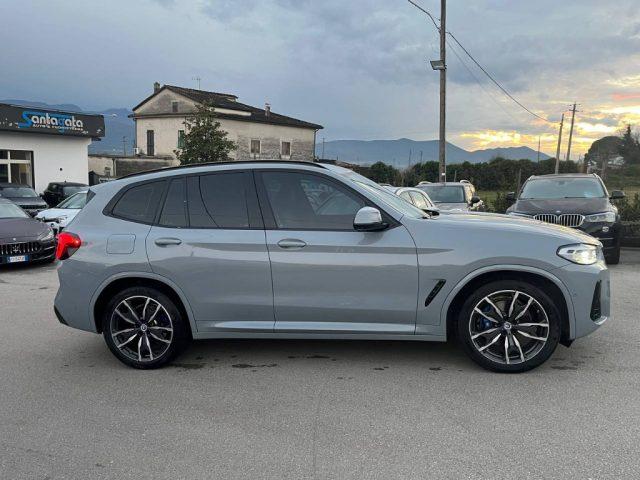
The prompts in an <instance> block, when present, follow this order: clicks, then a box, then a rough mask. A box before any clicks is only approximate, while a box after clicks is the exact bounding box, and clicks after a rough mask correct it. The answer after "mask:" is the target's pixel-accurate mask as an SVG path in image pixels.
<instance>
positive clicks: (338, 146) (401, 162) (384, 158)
mask: <svg viewBox="0 0 640 480" xmlns="http://www.w3.org/2000/svg"><path fill="white" fill-rule="evenodd" d="M438 145H439V142H438V140H425V141H416V140H410V139H408V138H400V139H398V140H333V141H330V142H324V146H323V144H322V142H319V143H318V144H317V145H316V155H317V156H319V157H323V156H324V158H325V159H334V160H335V159H338V160H342V161H344V162H348V163H355V164H357V165H371V164H373V163H376V162H384V163H386V164H388V165H393V166H394V167H396V168H406V167H407V166H408V165H409V164H411V165H413V164H416V163H418V162H420V159H421V158H422V161H423V162H427V161H430V160H434V161H437V160H438ZM323 149H324V155H323ZM495 157H503V158H509V159H513V160H521V159H528V160H532V161H536V160H537V158H538V152H537V151H536V150H533V149H531V148H529V147H506V148H487V149H484V150H473V151H468V150H465V149H463V148H460V147H458V146H457V145H454V144H453V143H449V142H447V146H446V158H447V163H449V164H451V163H462V162H470V163H482V162H488V161H489V160H491V159H493V158H495ZM547 158H551V157H549V155H547V154H545V153H542V152H540V160H546V159H547Z"/></svg>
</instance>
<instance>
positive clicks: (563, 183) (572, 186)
mask: <svg viewBox="0 0 640 480" xmlns="http://www.w3.org/2000/svg"><path fill="white" fill-rule="evenodd" d="M606 196H607V195H606V193H605V190H604V188H602V184H601V183H600V181H598V180H597V179H596V178H579V177H574V178H562V177H560V178H535V179H532V180H528V181H527V183H525V184H524V187H523V188H522V193H521V194H520V198H526V199H541V200H550V199H559V198H604V197H606Z"/></svg>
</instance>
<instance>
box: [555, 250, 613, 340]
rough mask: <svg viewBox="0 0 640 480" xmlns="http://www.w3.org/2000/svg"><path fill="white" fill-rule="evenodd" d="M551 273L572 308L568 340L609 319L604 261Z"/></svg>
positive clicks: (609, 293) (571, 266)
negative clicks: (556, 278)
mask: <svg viewBox="0 0 640 480" xmlns="http://www.w3.org/2000/svg"><path fill="white" fill-rule="evenodd" d="M553 273H554V274H556V275H557V276H558V277H559V278H560V280H561V281H562V283H564V285H565V286H566V287H567V290H568V292H569V295H570V298H571V302H570V305H568V307H569V308H573V317H574V325H571V329H570V330H571V331H570V332H569V339H570V340H574V339H576V338H580V337H584V336H585V335H589V334H590V333H591V332H593V331H595V330H597V329H598V327H600V325H602V324H603V323H605V322H606V321H607V320H608V319H609V318H610V317H611V283H610V278H609V270H608V269H607V266H606V264H605V263H604V262H602V261H600V262H597V263H595V264H593V265H577V264H575V263H569V264H567V265H565V266H563V267H560V268H558V269H556V270H554V272H553ZM596 297H597V298H596Z"/></svg>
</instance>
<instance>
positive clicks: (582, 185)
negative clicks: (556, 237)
mask: <svg viewBox="0 0 640 480" xmlns="http://www.w3.org/2000/svg"><path fill="white" fill-rule="evenodd" d="M623 197H624V192H622V191H620V190H613V191H612V192H611V195H609V193H608V192H607V187H605V185H604V183H603V182H602V179H601V178H600V177H599V176H598V175H596V174H593V173H591V174H586V173H566V174H564V173H563V174H555V175H539V176H532V177H529V179H527V181H526V182H525V183H524V185H523V186H522V189H521V190H520V195H519V196H518V197H517V198H516V194H515V192H510V193H508V194H507V199H509V200H511V201H514V202H515V203H514V204H513V205H511V206H510V207H509V208H508V209H507V214H509V215H514V216H519V217H530V218H534V219H536V220H541V221H543V222H547V223H553V224H556V225H563V226H565V227H571V228H576V229H580V230H582V231H584V232H586V233H588V234H590V235H593V236H594V237H596V238H597V239H598V240H599V241H600V242H602V244H603V249H604V256H605V259H606V261H607V263H610V264H617V263H618V262H619V261H620V241H621V239H622V223H621V221H620V214H619V213H618V209H617V208H616V206H615V205H613V204H612V203H611V202H610V199H611V200H615V199H621V198H623Z"/></svg>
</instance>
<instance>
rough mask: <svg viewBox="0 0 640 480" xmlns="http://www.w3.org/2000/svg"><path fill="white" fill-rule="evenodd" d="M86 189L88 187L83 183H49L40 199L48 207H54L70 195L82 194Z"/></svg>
mask: <svg viewBox="0 0 640 480" xmlns="http://www.w3.org/2000/svg"><path fill="white" fill-rule="evenodd" d="M88 189H89V186H88V185H85V184H84V183H72V182H51V183H50V184H49V185H47V188H46V189H45V191H44V192H42V198H44V201H45V202H47V203H48V204H49V206H50V207H55V206H56V205H58V204H59V203H60V202H62V201H63V200H65V199H67V198H69V197H70V196H71V195H74V194H76V193H78V192H84V191H85V190H88Z"/></svg>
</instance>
